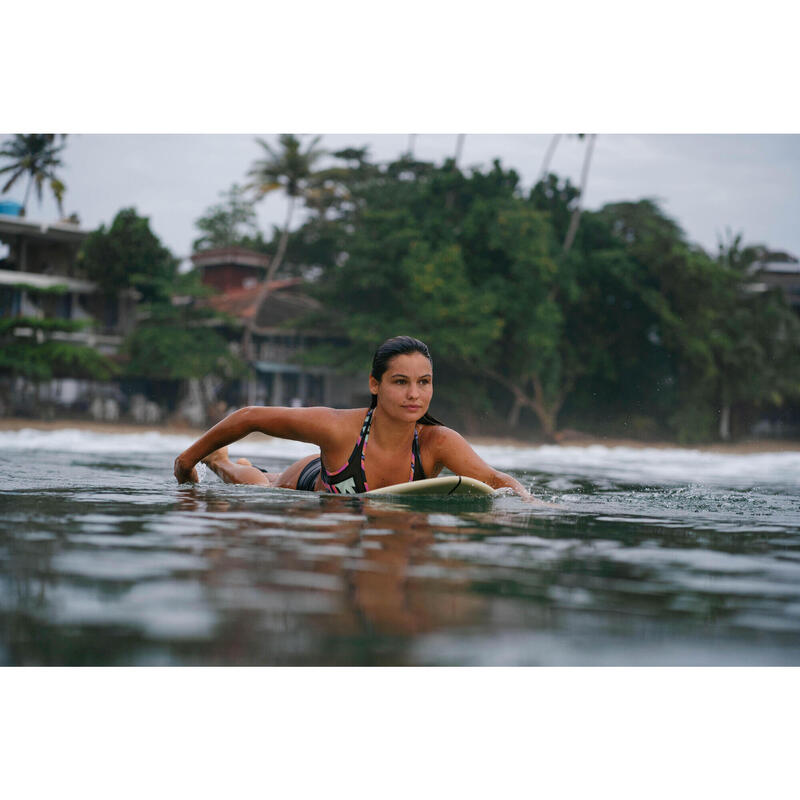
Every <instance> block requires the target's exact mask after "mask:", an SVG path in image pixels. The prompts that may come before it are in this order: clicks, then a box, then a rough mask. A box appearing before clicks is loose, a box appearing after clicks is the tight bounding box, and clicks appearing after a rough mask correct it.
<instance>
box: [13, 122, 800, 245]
mask: <svg viewBox="0 0 800 800" xmlns="http://www.w3.org/2000/svg"><path fill="white" fill-rule="evenodd" d="M3 138H5V137H3ZM264 138H266V139H268V140H270V141H274V140H275V139H276V138H277V137H276V136H275V135H271V134H265V135H264ZM550 138H551V137H550V136H547V135H542V134H536V135H526V134H510V135H500V134H468V135H467V137H466V140H465V143H464V149H463V153H462V157H461V161H460V165H461V166H463V167H470V166H481V167H484V168H485V167H487V166H488V165H490V164H491V161H492V160H493V159H494V158H499V159H500V160H501V162H502V163H503V165H504V166H506V167H513V168H514V169H516V170H517V171H518V172H519V173H520V175H521V177H522V182H523V186H524V188H525V189H526V190H527V189H528V188H529V187H530V185H531V184H532V183H533V182H534V181H535V180H536V178H537V176H538V173H539V169H540V166H541V163H542V159H543V157H544V153H545V150H546V148H547V145H548V142H549V141H550ZM409 141H410V140H409V135H408V134H397V135H393V134H374V135H364V134H353V135H345V134H331V135H326V136H323V140H322V146H323V147H325V148H327V149H330V150H336V149H339V148H342V147H344V146H351V145H352V146H362V145H368V146H369V148H370V152H371V154H372V156H373V158H375V159H378V160H388V159H392V158H395V157H397V156H398V155H399V154H400V153H401V152H402V151H403V150H405V149H406V148H407V147H408V146H409ZM584 146H585V145H584V143H583V142H581V141H579V140H577V139H576V138H572V137H562V138H561V141H560V143H559V146H558V149H557V151H556V155H555V158H554V160H553V162H552V167H551V169H552V170H553V171H555V172H557V173H558V174H559V175H562V176H566V177H569V178H571V179H572V180H573V182H575V183H577V182H578V179H579V175H580V169H581V163H582V159H583V153H584ZM455 147H456V135H455V134H452V135H447V134H418V135H416V136H415V139H414V150H415V155H416V157H417V158H420V159H423V160H433V161H435V162H441V161H442V159H444V158H445V157H448V156H452V155H453V154H454V151H455ZM260 154H261V148H260V147H259V146H258V145H257V144H256V143H255V136H254V135H232V134H223V135H216V134H194V135H181V134H167V135H142V134H137V135H121V134H114V135H87V134H72V135H70V136H69V137H68V139H67V147H66V149H65V150H64V153H63V156H64V162H65V168H64V170H63V179H64V181H65V183H66V185H67V191H66V196H65V200H64V208H65V211H66V213H68V214H69V213H71V212H73V211H74V212H77V213H78V214H79V216H80V218H81V223H82V226H83V227H85V228H95V227H97V226H98V225H99V224H100V223H106V224H108V223H110V222H111V220H112V219H113V217H114V214H115V213H116V212H117V211H118V210H119V209H120V208H123V207H125V206H135V207H136V209H137V210H138V211H139V213H140V214H144V215H146V216H148V217H150V221H151V225H152V227H153V230H154V231H155V232H156V233H157V234H158V236H160V237H161V239H162V240H163V241H164V243H165V244H166V245H167V246H168V247H169V248H170V249H171V250H172V251H173V252H174V253H175V254H176V255H177V256H180V257H186V256H188V254H189V253H190V252H191V243H192V240H193V239H194V238H195V237H196V235H197V233H196V231H195V230H194V227H193V223H194V220H195V219H196V218H197V217H198V216H199V215H201V214H202V213H203V212H204V210H205V209H206V208H207V207H208V206H209V205H212V204H213V203H216V202H218V200H219V198H218V194H219V192H220V191H222V190H225V189H227V188H228V187H229V186H230V185H231V184H232V183H234V182H239V183H243V182H244V181H245V175H246V172H247V170H248V168H249V167H250V165H251V163H252V162H253V161H254V160H255V159H256V158H258V157H260ZM23 191H24V184H23V185H21V186H15V187H14V189H13V190H12V191H11V192H10V193H8V194H7V195H4V196H3V197H4V198H11V199H17V200H21V198H22V193H23ZM642 197H653V198H657V199H659V200H660V201H661V202H662V207H663V208H664V209H665V210H666V211H667V213H668V214H670V215H671V216H672V217H673V218H674V219H675V220H676V221H677V222H678V223H679V224H680V225H681V226H682V227H683V229H684V230H685V231H686V232H687V234H688V236H689V238H690V239H691V240H692V241H694V242H697V243H699V244H701V245H702V246H704V247H705V248H707V249H710V250H712V251H713V250H715V249H716V244H717V241H718V238H719V237H720V236H721V235H723V234H724V232H725V229H726V228H728V227H729V228H731V229H732V231H734V232H740V231H741V232H742V233H743V234H744V238H745V240H746V241H748V242H762V243H765V244H768V245H769V246H771V247H773V248H776V249H784V250H788V251H789V252H791V253H794V254H795V255H798V256H800V225H799V224H798V221H800V136H799V135H738V134H726V135H654V134H647V135H611V134H602V135H600V136H598V139H597V145H596V147H595V152H594V158H593V162H592V170H591V174H590V176H589V187H588V191H587V196H586V205H587V207H588V208H592V209H594V208H598V207H600V206H601V205H603V204H604V203H607V202H611V201H618V200H636V199H639V198H642ZM284 210H285V199H284V197H282V196H281V195H280V194H279V193H274V194H273V195H272V196H268V197H267V198H266V199H265V200H264V201H262V202H261V203H260V204H259V206H258V216H259V223H260V225H261V226H262V228H264V229H265V231H268V230H269V226H270V225H271V224H273V223H274V224H280V223H281V222H282V220H283V216H284ZM29 217H30V218H33V219H38V218H41V219H44V220H51V219H55V218H56V209H55V204H54V203H53V202H52V201H51V200H50V199H49V198H47V199H46V200H45V202H44V203H43V204H42V205H41V207H39V206H37V204H36V201H35V199H34V200H32V202H31V207H30V210H29ZM298 221H299V218H298Z"/></svg>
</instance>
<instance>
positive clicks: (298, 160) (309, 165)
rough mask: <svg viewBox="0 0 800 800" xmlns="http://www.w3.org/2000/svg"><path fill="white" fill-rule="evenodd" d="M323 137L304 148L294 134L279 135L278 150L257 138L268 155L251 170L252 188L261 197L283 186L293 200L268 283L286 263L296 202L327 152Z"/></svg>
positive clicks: (268, 276)
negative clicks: (320, 146)
mask: <svg viewBox="0 0 800 800" xmlns="http://www.w3.org/2000/svg"><path fill="white" fill-rule="evenodd" d="M320 140H321V137H320V136H316V137H315V138H313V139H312V140H311V141H310V142H309V143H308V145H307V147H306V148H305V150H303V149H302V144H303V143H302V142H301V141H300V139H298V138H297V137H296V136H294V135H293V134H291V133H282V134H281V135H280V137H279V138H278V143H279V145H280V149H277V150H276V149H274V148H273V147H272V146H271V145H270V144H269V143H268V142H266V141H264V140H263V139H256V141H257V142H258V144H260V145H261V147H262V148H263V150H264V151H265V153H266V157H265V158H262V159H259V160H257V161H255V162H254V163H253V166H252V167H251V168H250V171H249V172H248V175H249V177H251V178H252V183H251V184H250V188H251V189H253V190H255V193H256V197H257V198H259V199H260V198H262V197H264V196H265V195H267V194H269V193H270V192H273V191H275V190H276V189H283V191H284V192H285V193H286V196H287V197H288V199H289V202H288V205H287V209H286V221H285V222H284V225H283V229H282V231H281V237H280V241H279V242H278V249H277V251H276V253H275V255H274V257H273V258H272V260H271V261H270V265H269V269H268V271H267V276H266V279H265V284H267V283H269V282H270V281H271V280H272V279H273V278H274V277H275V275H276V274H277V272H278V269H279V268H280V266H281V264H282V263H283V258H284V256H285V254H286V247H287V245H288V243H289V228H290V226H291V223H292V216H293V214H294V208H295V203H296V201H297V199H298V198H299V197H302V196H303V194H304V192H305V190H306V189H307V187H308V184H309V181H310V180H311V178H312V176H313V171H314V165H315V164H316V162H317V161H318V160H319V159H320V158H321V157H322V155H323V154H324V151H323V150H322V149H319V148H318V147H317V145H318V144H319V142H320Z"/></svg>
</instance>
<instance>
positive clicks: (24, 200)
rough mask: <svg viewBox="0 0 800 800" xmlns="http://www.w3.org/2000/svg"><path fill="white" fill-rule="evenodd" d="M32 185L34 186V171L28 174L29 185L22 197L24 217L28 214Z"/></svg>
mask: <svg viewBox="0 0 800 800" xmlns="http://www.w3.org/2000/svg"><path fill="white" fill-rule="evenodd" d="M31 186H33V173H31V174H30V175H28V185H27V186H26V187H25V196H24V197H23V198H22V211H23V214H22V216H23V217H24V216H27V214H28V197H29V195H30V193H31Z"/></svg>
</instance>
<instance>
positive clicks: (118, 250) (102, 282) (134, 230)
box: [78, 208, 178, 303]
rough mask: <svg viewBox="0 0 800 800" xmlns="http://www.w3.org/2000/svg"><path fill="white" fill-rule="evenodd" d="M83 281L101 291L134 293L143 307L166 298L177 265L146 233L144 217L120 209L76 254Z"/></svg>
mask: <svg viewBox="0 0 800 800" xmlns="http://www.w3.org/2000/svg"><path fill="white" fill-rule="evenodd" d="M78 263H79V264H80V266H81V267H82V268H83V269H84V270H85V272H86V275H87V277H88V278H89V279H90V280H92V281H95V282H96V283H97V284H98V285H99V286H101V287H102V288H103V289H104V290H105V291H107V292H111V293H115V292H118V291H119V290H120V289H125V288H132V289H136V290H137V291H138V292H139V293H140V295H141V298H142V300H143V301H144V302H145V303H152V302H164V301H166V300H167V298H169V296H170V292H171V291H172V287H173V282H174V280H175V278H176V276H177V272H178V261H177V259H175V258H174V257H173V255H172V254H171V253H170V252H169V250H167V248H166V247H164V245H162V244H161V242H160V241H159V239H158V237H157V236H156V235H155V234H154V233H153V232H152V231H151V230H150V222H149V220H148V218H147V217H140V216H139V215H138V214H137V213H136V210H135V209H133V208H123V209H122V210H121V211H119V212H118V213H117V215H116V217H114V221H113V222H112V223H111V227H110V228H108V229H106V227H105V225H101V226H100V228H99V229H98V230H96V231H94V232H92V233H91V234H90V235H89V236H88V237H87V239H86V241H85V242H84V244H83V247H82V248H81V251H80V253H79V254H78Z"/></svg>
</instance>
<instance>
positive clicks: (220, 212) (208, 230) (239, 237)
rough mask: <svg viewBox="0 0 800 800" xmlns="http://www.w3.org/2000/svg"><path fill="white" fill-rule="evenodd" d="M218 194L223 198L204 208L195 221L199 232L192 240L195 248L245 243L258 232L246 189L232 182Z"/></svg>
mask: <svg viewBox="0 0 800 800" xmlns="http://www.w3.org/2000/svg"><path fill="white" fill-rule="evenodd" d="M220 195H221V197H222V199H223V202H221V203H217V204H216V205H213V206H210V207H209V208H207V209H206V212H205V214H204V215H203V216H202V217H198V218H197V219H196V220H195V222H194V225H195V228H197V229H198V230H199V231H200V232H201V233H202V236H200V237H199V238H198V239H195V241H194V243H193V244H192V249H193V250H194V252H197V251H199V250H209V249H213V248H217V247H232V246H240V247H247V246H248V245H250V244H252V242H253V237H255V236H257V235H260V234H259V231H258V227H257V225H256V213H255V210H254V209H253V203H252V201H250V200H248V199H247V197H246V195H245V190H244V189H243V188H242V187H240V186H238V185H237V184H233V186H231V188H230V189H228V191H227V192H220Z"/></svg>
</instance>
